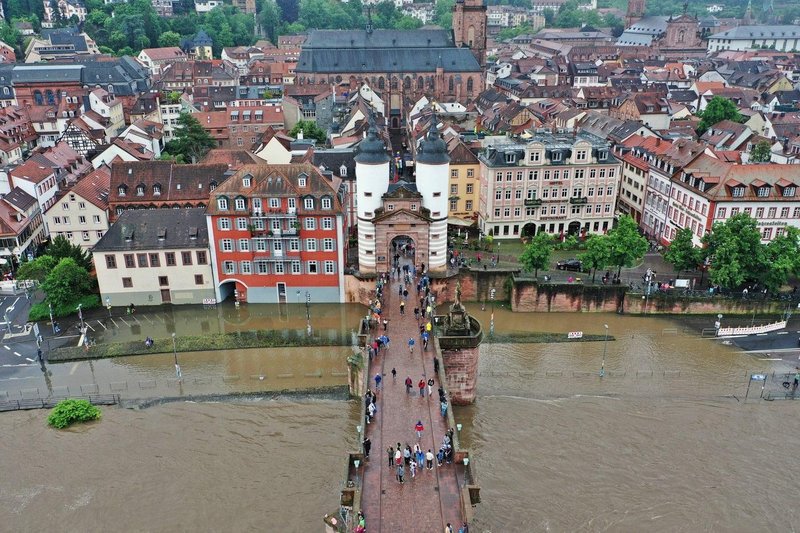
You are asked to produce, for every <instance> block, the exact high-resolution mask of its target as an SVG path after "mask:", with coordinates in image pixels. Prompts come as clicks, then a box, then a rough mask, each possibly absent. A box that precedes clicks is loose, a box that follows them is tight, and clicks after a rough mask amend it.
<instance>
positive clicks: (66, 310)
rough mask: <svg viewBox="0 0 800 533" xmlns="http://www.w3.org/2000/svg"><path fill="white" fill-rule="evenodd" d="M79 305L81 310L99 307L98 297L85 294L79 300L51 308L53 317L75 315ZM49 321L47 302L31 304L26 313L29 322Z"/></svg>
mask: <svg viewBox="0 0 800 533" xmlns="http://www.w3.org/2000/svg"><path fill="white" fill-rule="evenodd" d="M80 304H83V309H92V308H95V307H100V296H99V295H97V294H87V295H86V296H82V297H81V298H79V299H78V300H75V301H74V302H70V303H68V304H65V305H59V306H57V307H53V317H54V318H61V317H65V316H69V315H73V314H75V313H76V309H77V308H78V305H80ZM49 319H50V306H48V305H47V302H39V303H38V304H33V305H32V306H31V310H30V311H29V312H28V320H29V321H31V322H38V321H40V320H49Z"/></svg>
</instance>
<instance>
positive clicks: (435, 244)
mask: <svg viewBox="0 0 800 533" xmlns="http://www.w3.org/2000/svg"><path fill="white" fill-rule="evenodd" d="M416 166H417V181H416V185H417V191H419V192H420V194H422V205H423V206H424V207H425V208H426V209H428V210H429V211H430V217H431V225H430V229H429V241H428V242H429V245H428V268H430V270H431V271H432V272H437V271H444V270H446V269H447V213H448V207H449V206H448V190H449V179H450V155H449V154H448V153H447V143H445V142H444V139H442V136H441V135H439V128H438V126H437V125H436V115H434V116H433V118H432V122H431V128H430V130H429V131H428V135H427V137H426V138H425V139H424V140H423V141H422V142H421V143H420V146H419V149H418V150H417V159H416ZM359 224H360V222H359ZM359 227H360V226H359Z"/></svg>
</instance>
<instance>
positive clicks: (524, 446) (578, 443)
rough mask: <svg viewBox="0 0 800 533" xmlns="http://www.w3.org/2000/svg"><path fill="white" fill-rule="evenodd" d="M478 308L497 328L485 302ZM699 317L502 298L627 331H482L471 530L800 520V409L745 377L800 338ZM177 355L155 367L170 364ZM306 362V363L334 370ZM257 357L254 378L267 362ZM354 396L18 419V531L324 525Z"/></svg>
mask: <svg viewBox="0 0 800 533" xmlns="http://www.w3.org/2000/svg"><path fill="white" fill-rule="evenodd" d="M471 311H474V312H475V313H476V315H478V316H479V318H480V319H481V320H482V322H483V323H484V324H485V325H488V322H489V313H490V311H491V310H490V309H487V310H485V311H483V312H482V311H480V310H479V309H477V308H472V309H471ZM703 320H707V321H709V322H710V321H712V320H713V319H698V320H695V321H694V322H695V325H694V326H693V328H692V331H691V332H690V333H684V332H683V329H684V328H683V327H681V326H680V325H679V324H678V323H676V322H675V321H673V320H671V319H662V318H634V317H622V316H617V315H589V314H563V315H559V314H547V315H538V314H537V315H522V314H517V315H512V314H510V313H507V312H506V311H504V310H502V309H500V308H498V309H496V310H495V322H496V329H497V331H498V332H501V331H524V330H537V331H551V332H560V333H565V332H567V331H583V332H584V333H587V334H589V333H591V334H603V333H604V331H605V328H604V324H607V325H608V332H609V335H610V336H613V338H614V340H609V341H608V343H607V344H605V343H604V342H602V341H600V342H587V343H577V344H526V345H523V344H516V345H509V344H494V343H491V342H486V343H485V344H484V345H483V346H482V349H481V361H480V379H479V396H478V400H477V402H476V403H475V405H473V406H470V407H466V408H460V409H456V411H455V414H456V417H457V420H458V421H459V422H461V423H462V424H463V425H464V430H463V431H462V435H461V437H462V444H463V445H465V446H466V447H467V448H469V449H471V451H472V456H473V458H474V463H473V464H474V466H475V467H476V473H477V476H478V481H479V483H480V485H481V487H482V498H483V503H482V504H481V505H480V506H479V507H478V508H477V509H476V519H475V524H474V526H473V528H472V529H471V531H494V532H499V531H503V532H536V531H643V530H647V531H791V530H793V528H796V525H795V524H796V523H797V520H798V516H797V515H798V512H797V511H796V510H795V494H796V492H797V491H796V487H797V477H796V469H795V463H796V457H797V456H798V454H800V439H798V438H797V436H798V435H799V434H800V421H798V417H797V416H796V415H797V409H798V406H800V404H796V403H795V402H786V401H775V402H765V401H763V400H759V399H758V396H759V392H760V391H759V388H760V387H758V386H754V387H753V388H752V389H751V390H750V392H749V396H750V399H749V400H747V401H746V402H745V401H744V395H745V392H746V389H747V384H748V376H749V375H750V373H753V372H772V371H774V370H777V371H786V370H787V369H790V368H793V367H794V365H795V364H796V361H797V353H785V354H783V355H782V356H781V358H783V359H784V360H779V361H774V360H773V361H767V360H760V359H758V358H756V357H754V356H753V355H749V354H744V353H742V352H740V351H738V350H736V349H735V348H732V347H730V346H725V345H723V344H721V343H719V342H718V341H713V340H709V339H702V338H701V337H700V335H699V330H700V329H702V327H706V326H705V325H704V324H703V323H702V322H703ZM710 325H711V324H709V326H710ZM795 329H796V328H795ZM604 344H605V352H606V357H605V367H604V369H605V377H603V378H600V377H599V375H598V374H599V370H600V367H601V365H602V364H603V363H602V360H603V351H604ZM211 353H213V352H211ZM158 357H161V356H158ZM204 357H209V358H213V356H212V355H208V356H204ZM248 357H251V356H248ZM252 357H257V356H252ZM164 359H165V360H164V361H160V362H157V361H156V360H152V361H153V362H152V363H151V368H150V370H151V371H152V372H167V370H169V369H170V361H169V358H164ZM284 359H285V361H284V365H288V367H287V366H283V367H282V370H281V371H282V372H289V370H287V368H291V361H290V359H291V357H287V358H284ZM325 359H327V356H325ZM775 359H779V357H776V358H775ZM300 361H303V359H302V358H301V359H300ZM300 361H299V362H298V364H299V365H300V368H298V369H297V370H296V373H297V374H298V375H303V376H305V374H306V373H308V372H307V370H308V368H311V367H316V366H320V363H318V362H316V363H313V364H311V363H309V362H308V360H305V362H300ZM116 364H122V363H121V362H120V363H116ZM187 364H188V363H187ZM242 364H244V365H245V366H244V368H245V369H244V370H243V371H242V372H240V374H242V375H250V374H253V373H255V372H256V369H255V368H254V367H251V366H248V365H256V364H261V366H262V367H263V370H264V371H265V372H267V373H269V372H270V370H269V365H265V364H264V363H263V361H262V362H261V363H257V362H256V361H252V362H249V363H242ZM209 365H210V363H208V364H204V365H198V368H207V367H208V368H211V367H209ZM309 365H310V366H309ZM136 368H137V372H144V374H143V375H146V374H147V369H148V365H147V364H145V363H144V362H141V363H137V365H136ZM334 368H338V367H335V365H334V366H331V367H330V368H329V373H331V372H333V370H334ZM165 369H166V370H165ZM259 369H261V367H259ZM209 372H212V373H215V374H221V373H227V372H229V370H228V369H227V368H225V369H215V370H212V371H209ZM272 373H273V374H275V372H272ZM56 377H57V376H55V375H54V380H55V379H56ZM55 385H56V386H58V383H57V380H56V381H55ZM357 409H358V405H357V404H356V403H355V402H351V403H344V402H328V401H310V402H305V401H303V402H288V401H284V402H258V403H248V404H245V405H231V404H192V403H180V404H170V405H165V406H159V407H153V408H150V409H147V410H144V411H126V410H119V409H116V408H106V416H105V418H104V419H103V420H102V421H101V422H99V423H96V424H93V425H91V426H88V427H84V428H79V429H76V430H70V431H68V432H63V433H60V432H55V431H51V430H48V429H46V428H45V427H44V413H38V412H35V413H13V414H3V415H2V416H0V432H2V434H3V435H4V438H3V439H2V441H0V442H2V449H0V467H2V471H3V472H4V473H5V475H4V476H2V478H0V519H2V523H4V524H10V525H13V526H14V529H17V530H42V529H48V528H50V529H52V528H53V527H58V528H60V529H67V530H83V531H100V530H128V531H130V530H136V531H175V530H192V531H219V530H228V531H239V530H253V531H255V530H259V531H301V532H305V531H309V532H311V531H320V530H321V527H320V523H321V522H320V517H321V516H322V514H324V513H325V512H329V511H332V510H334V509H335V508H336V505H337V492H338V488H339V482H340V479H341V474H342V469H343V466H344V464H343V463H344V453H345V451H346V450H348V449H350V448H352V447H354V446H355V440H354V439H355V432H354V430H353V428H355V426H356V424H357V423H358V420H357V416H358V415H357ZM55 450H58V452H59V453H54V451H55ZM87 450H91V452H88V451H87ZM63 457H70V458H80V457H85V460H70V461H64V460H63ZM43 509H46V510H47V512H42V510H43Z"/></svg>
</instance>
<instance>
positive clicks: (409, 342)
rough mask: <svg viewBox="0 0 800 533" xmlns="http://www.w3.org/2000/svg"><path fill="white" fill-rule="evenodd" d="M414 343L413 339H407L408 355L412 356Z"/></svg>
mask: <svg viewBox="0 0 800 533" xmlns="http://www.w3.org/2000/svg"><path fill="white" fill-rule="evenodd" d="M416 342H417V341H415V340H414V337H409V338H408V353H409V354H410V355H414V344H416Z"/></svg>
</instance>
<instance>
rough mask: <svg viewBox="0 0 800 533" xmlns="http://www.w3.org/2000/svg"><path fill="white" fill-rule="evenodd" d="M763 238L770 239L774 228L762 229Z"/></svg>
mask: <svg viewBox="0 0 800 533" xmlns="http://www.w3.org/2000/svg"><path fill="white" fill-rule="evenodd" d="M761 238H762V239H764V240H765V241H768V240H770V239H771V238H772V228H764V229H763V230H761Z"/></svg>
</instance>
